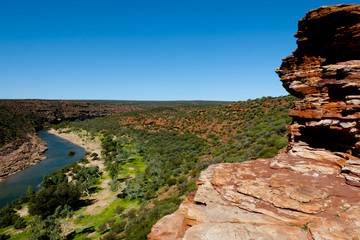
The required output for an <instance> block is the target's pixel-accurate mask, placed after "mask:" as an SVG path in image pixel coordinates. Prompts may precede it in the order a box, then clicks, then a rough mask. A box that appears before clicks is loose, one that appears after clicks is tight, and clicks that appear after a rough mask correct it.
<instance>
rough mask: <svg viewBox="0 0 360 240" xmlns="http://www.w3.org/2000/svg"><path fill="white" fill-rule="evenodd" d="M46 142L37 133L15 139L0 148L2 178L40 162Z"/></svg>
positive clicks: (0, 175) (0, 173)
mask: <svg viewBox="0 0 360 240" xmlns="http://www.w3.org/2000/svg"><path fill="white" fill-rule="evenodd" d="M46 149H47V147H46V144H45V142H44V141H42V140H41V139H40V138H39V137H38V136H36V135H35V134H28V135H27V136H25V137H24V139H22V140H21V141H20V140H17V141H13V142H11V143H8V144H6V145H5V146H3V147H1V148H0V178H3V177H7V176H9V175H12V174H15V173H17V172H19V171H21V170H24V169H25V168H27V167H30V166H32V165H35V164H36V163H39V162H40V161H41V160H42V159H43V155H42V153H43V152H44V151H45V150H46Z"/></svg>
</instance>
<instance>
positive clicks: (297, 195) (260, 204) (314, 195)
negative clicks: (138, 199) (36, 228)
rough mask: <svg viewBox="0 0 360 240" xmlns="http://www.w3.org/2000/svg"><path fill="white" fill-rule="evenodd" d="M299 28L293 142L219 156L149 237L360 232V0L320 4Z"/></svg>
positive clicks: (286, 66)
mask: <svg viewBox="0 0 360 240" xmlns="http://www.w3.org/2000/svg"><path fill="white" fill-rule="evenodd" d="M295 37H297V38H298V41H297V43H298V49H297V50H296V51H295V52H294V53H293V55H291V56H289V57H287V58H285V59H283V63H282V65H281V67H280V68H279V69H277V73H278V74H279V76H280V77H281V81H282V82H283V85H284V87H285V88H286V89H287V90H288V91H289V92H290V93H291V94H293V95H295V96H297V97H299V98H301V100H300V101H298V102H297V103H295V106H294V107H293V109H292V111H291V113H290V115H291V116H292V117H293V121H292V123H291V124H290V125H289V126H288V130H289V138H290V145H289V148H288V151H287V152H286V153H282V154H279V155H278V156H276V157H275V158H273V159H258V160H253V161H248V162H245V163H240V164H216V165H211V166H210V167H209V168H208V169H207V170H205V171H203V172H202V173H201V176H200V178H199V179H198V182H197V187H198V189H197V191H196V193H194V194H191V195H189V196H188V197H187V199H186V200H185V201H184V202H183V203H182V205H181V206H180V208H179V209H178V210H177V211H176V212H175V213H174V214H172V215H169V216H166V217H164V218H162V219H161V220H160V221H158V223H157V224H156V225H154V226H153V228H152V232H151V233H150V234H149V236H148V237H149V239H152V240H155V239H161V240H171V239H183V240H197V239H199V240H200V239H207V240H212V239H213V240H220V239H224V240H235V239H360V229H359V226H360V202H359V199H360V188H359V186H360V159H359V155H360V141H359V140H360V130H359V129H360V121H359V117H360V111H359V109H360V81H359V80H360V5H355V4H351V5H336V6H329V7H321V8H319V9H316V10H312V11H310V12H309V13H307V14H306V16H305V17H304V18H303V19H301V20H300V21H299V31H298V32H297V33H296V34H295Z"/></svg>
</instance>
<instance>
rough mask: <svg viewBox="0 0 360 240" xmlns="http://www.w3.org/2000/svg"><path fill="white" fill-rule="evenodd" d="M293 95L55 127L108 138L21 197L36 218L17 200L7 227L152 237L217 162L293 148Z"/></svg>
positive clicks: (52, 234) (59, 234) (74, 235)
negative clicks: (98, 201)
mask: <svg viewBox="0 0 360 240" xmlns="http://www.w3.org/2000/svg"><path fill="white" fill-rule="evenodd" d="M293 100H294V98H292V97H289V96H286V97H279V98H272V97H264V98H261V99H255V100H248V101H245V102H237V103H231V104H226V105H212V106H201V107H200V106H188V107H181V108H170V107H164V108H157V109H151V110H147V111H145V110H144V111H136V112H127V113H123V114H119V115H114V116H109V117H105V118H98V119H92V120H85V121H75V122H66V123H61V124H59V125H57V126H55V128H59V129H60V128H66V131H69V129H70V131H72V132H75V133H77V134H78V135H79V136H81V137H87V138H89V139H95V138H96V139H100V140H101V143H102V153H101V156H99V155H98V154H96V153H90V152H89V153H87V154H86V156H85V158H84V159H81V160H80V161H79V162H78V163H72V164H70V165H69V166H67V167H65V168H63V169H61V170H59V171H57V172H55V173H52V174H50V175H48V176H45V177H44V179H43V182H42V186H43V188H42V190H41V191H39V192H38V193H34V192H33V190H32V189H29V190H28V196H27V197H26V198H25V199H23V200H22V201H19V204H24V202H28V207H29V212H30V214H31V216H28V217H27V218H20V217H19V216H18V215H17V214H16V212H15V210H14V208H16V206H15V205H13V206H11V207H9V208H7V209H6V208H4V209H5V210H4V209H3V210H1V211H4V216H7V217H6V218H2V217H1V218H0V223H1V222H4V223H3V225H1V227H3V228H5V227H6V226H13V227H14V228H15V225H16V227H19V228H23V227H24V226H28V227H27V228H26V229H25V230H24V231H23V232H22V233H21V234H18V235H14V236H13V237H14V238H18V239H25V238H29V236H30V238H35V236H36V237H37V238H39V239H48V238H53V239H61V238H63V237H64V236H65V233H66V234H67V238H68V239H86V238H87V237H90V238H100V237H101V238H102V239H131V240H137V239H139V240H140V239H146V236H147V234H148V233H149V232H150V230H151V227H152V225H153V224H155V223H156V221H158V220H159V219H160V218H161V217H163V216H165V215H167V214H170V213H173V212H174V211H175V210H176V209H177V208H178V206H179V204H180V203H181V201H182V200H183V197H184V196H186V195H187V194H189V193H190V192H192V191H195V190H196V187H195V185H196V184H195V182H196V179H197V178H198V177H199V175H200V172H201V171H202V170H204V169H206V168H207V167H208V166H209V165H210V164H213V163H219V162H229V163H232V162H242V161H246V160H248V159H253V158H270V157H273V156H275V155H276V154H277V153H278V151H279V150H280V149H282V148H284V147H286V146H287V144H288V142H287V140H286V138H285V135H286V126H287V124H288V123H289V122H290V121H291V118H289V117H288V109H289V107H290V106H291V105H292V102H293ZM89 163H91V164H95V165H96V164H100V163H101V164H102V165H104V166H103V167H102V168H101V169H99V167H98V166H94V165H91V164H89ZM103 194H105V195H106V196H104V197H107V198H104V201H108V202H107V204H106V205H105V206H104V207H101V206H97V207H95V208H93V209H92V210H91V211H90V212H89V207H91V206H92V204H93V203H92V202H91V199H93V198H100V197H101V196H102V195H103ZM89 197H91V198H89ZM1 216H3V214H1ZM19 219H21V220H19ZM69 222H72V224H71V225H72V226H73V228H72V229H69V227H68V226H69ZM7 232H8V231H7V230H6V231H4V232H0V233H2V234H7ZM20 236H22V237H24V238H22V237H20Z"/></svg>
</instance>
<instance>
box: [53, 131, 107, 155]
mask: <svg viewBox="0 0 360 240" xmlns="http://www.w3.org/2000/svg"><path fill="white" fill-rule="evenodd" d="M48 132H49V133H50V134H53V135H55V136H57V137H60V138H63V139H65V140H67V141H69V142H72V143H74V144H76V145H78V146H81V147H83V148H84V149H85V150H86V151H87V152H95V153H97V154H98V155H99V156H100V154H101V142H100V140H99V139H98V138H95V139H90V138H89V137H84V138H80V137H79V136H78V135H77V134H75V133H73V132H69V133H64V132H62V131H61V130H55V129H49V130H48Z"/></svg>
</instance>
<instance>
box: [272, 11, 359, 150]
mask: <svg viewBox="0 0 360 240" xmlns="http://www.w3.org/2000/svg"><path fill="white" fill-rule="evenodd" d="M295 37H297V38H298V40H297V44H298V48H297V50H296V51H295V52H294V53H293V55H291V56H289V57H287V58H285V59H283V63H282V65H281V67H280V68H279V69H277V73H278V74H279V76H280V78H281V81H282V83H283V86H284V87H285V89H286V90H287V91H288V92H289V93H291V94H293V95H295V96H297V97H299V98H301V100H300V101H298V102H296V104H295V107H294V108H293V109H292V111H291V112H290V116H291V117H293V122H292V124H290V126H289V127H288V130H289V133H290V139H291V143H290V144H291V145H290V146H291V147H293V146H296V145H297V143H300V142H305V143H307V144H308V145H309V146H310V147H314V148H325V149H327V150H330V151H332V152H347V153H350V154H352V155H354V156H359V155H360V130H359V129H360V124H359V119H360V111H359V110H360V81H359V79H360V7H359V5H354V4H353V5H337V6H331V7H322V8H319V9H316V10H312V11H310V12H309V13H308V14H306V16H305V17H304V18H303V19H301V20H300V21H299V31H298V32H297V33H296V34H295Z"/></svg>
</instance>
